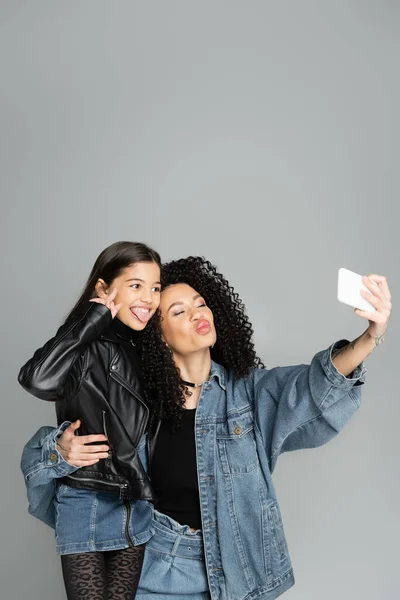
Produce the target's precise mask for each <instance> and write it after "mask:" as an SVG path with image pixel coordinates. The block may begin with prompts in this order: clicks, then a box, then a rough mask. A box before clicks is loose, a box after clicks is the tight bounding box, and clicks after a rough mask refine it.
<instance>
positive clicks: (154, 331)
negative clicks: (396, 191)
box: [136, 257, 391, 600]
mask: <svg viewBox="0 0 400 600" xmlns="http://www.w3.org/2000/svg"><path fill="white" fill-rule="evenodd" d="M371 279H372V280H374V281H375V282H376V283H378V285H374V284H372V283H371V281H370V280H371ZM364 283H365V285H366V286H367V288H368V290H369V292H366V293H365V297H366V298H367V299H368V300H369V301H370V302H371V303H372V304H373V305H374V306H375V308H376V312H375V313H374V314H372V313H365V312H362V311H358V310H356V313H357V314H358V315H359V316H361V317H363V318H366V319H368V320H369V324H368V328H367V329H366V331H365V332H364V333H363V334H362V335H361V336H360V337H359V338H358V339H356V340H355V341H353V342H352V343H349V342H347V341H346V340H341V341H339V342H337V343H335V344H333V345H332V346H330V347H329V348H327V349H326V350H323V351H321V352H318V353H317V354H316V355H315V356H314V357H313V359H312V361H311V363H310V364H309V365H298V366H292V367H276V368H273V369H270V370H267V369H266V368H265V367H264V365H263V364H262V362H261V360H260V359H259V358H258V356H257V354H256V352H255V349H254V345H253V339H252V338H253V330H252V326H251V324H250V322H249V320H248V318H247V316H246V314H245V311H244V306H243V304H242V302H241V300H240V299H239V297H238V296H237V294H236V293H235V292H234V290H233V288H232V287H231V286H230V285H229V283H228V282H227V281H226V280H225V278H224V277H223V276H222V275H221V274H220V273H218V271H217V270H216V268H215V267H214V266H213V265H212V264H211V263H209V262H208V261H206V260H204V259H203V258H199V257H189V258H186V259H180V260H177V261H172V262H170V263H168V264H166V265H164V266H163V269H162V288H163V291H162V294H161V301H160V307H159V312H158V315H156V316H155V317H154V318H153V319H152V321H151V323H149V324H148V326H147V328H146V331H145V333H144V335H143V338H142V347H141V356H142V368H143V379H144V392H145V394H146V399H147V402H148V403H150V404H151V406H152V408H153V410H152V414H153V418H152V423H151V426H150V430H149V433H148V437H149V443H148V445H147V447H148V450H149V451H148V454H147V455H146V453H145V451H144V448H143V449H142V451H141V452H139V455H140V457H141V459H142V461H143V462H144V463H145V464H147V466H148V472H149V476H150V478H151V483H152V487H153V490H154V492H155V498H156V501H155V509H154V518H153V523H152V526H153V532H154V534H153V536H152V538H151V539H150V540H149V541H148V542H147V544H146V551H145V559H144V564H143V570H142V574H141V579H140V582H139V588H138V592H137V596H136V597H137V598H138V600H155V599H159V600H177V599H178V598H182V599H185V600H186V599H189V598H190V599H191V600H205V599H206V598H207V599H209V600H244V599H247V600H250V599H253V598H254V599H255V598H260V599H264V600H273V599H275V598H277V597H278V596H280V595H281V594H282V593H284V592H285V591H286V590H287V589H289V588H290V587H291V586H292V585H293V584H294V576H293V571H292V567H291V562H290V557H289V554H288V548H287V544H286V539H285V534H284V530H283V526H282V520H281V515H280V510H279V506H278V502H277V498H276V494H275V490H274V486H273V483H272V477H271V475H272V472H273V470H274V468H275V465H276V462H277V459H278V457H279V455H280V454H282V453H283V452H288V451H292V450H296V449H300V448H311V447H316V446H320V445H322V444H324V443H326V442H328V441H329V440H330V439H332V438H333V437H334V436H335V435H336V434H337V433H338V432H339V431H340V430H341V429H342V428H343V426H344V425H345V424H346V423H347V421H348V420H349V419H350V417H351V416H352V415H353V414H354V413H355V412H356V410H357V408H358V407H359V405H360V389H361V385H362V383H363V381H364V373H365V368H364V366H363V364H362V363H363V360H364V359H365V358H366V356H368V355H369V354H370V353H371V352H372V350H373V349H374V348H375V347H376V346H377V345H379V344H380V343H381V342H382V341H383V334H384V332H385V331H386V328H387V323H388V318H389V314H390V310H391V302H390V291H389V287H388V285H387V282H386V279H385V278H384V277H381V276H378V275H370V279H368V278H364Z"/></svg>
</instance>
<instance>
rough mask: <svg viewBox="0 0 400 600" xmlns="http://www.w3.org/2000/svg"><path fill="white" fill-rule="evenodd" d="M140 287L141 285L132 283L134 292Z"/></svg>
mask: <svg viewBox="0 0 400 600" xmlns="http://www.w3.org/2000/svg"><path fill="white" fill-rule="evenodd" d="M139 287H140V284H139V283H132V285H131V288H132V289H134V290H138V289H139Z"/></svg>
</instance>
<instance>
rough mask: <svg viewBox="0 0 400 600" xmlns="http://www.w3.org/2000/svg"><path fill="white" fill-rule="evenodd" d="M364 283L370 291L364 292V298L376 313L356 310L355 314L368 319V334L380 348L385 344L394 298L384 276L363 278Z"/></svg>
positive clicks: (362, 292)
mask: <svg viewBox="0 0 400 600" xmlns="http://www.w3.org/2000/svg"><path fill="white" fill-rule="evenodd" d="M371 280H372V281H371ZM362 281H363V284H364V285H365V286H366V287H367V288H368V290H369V291H368V292H366V291H364V290H362V291H361V294H362V296H363V298H365V299H366V300H368V302H370V303H371V304H372V306H374V307H375V308H376V312H375V313H371V312H367V311H364V310H360V309H358V308H356V309H355V310H354V312H355V313H357V315H359V316H360V317H363V318H364V319H368V321H369V327H368V329H367V333H368V335H369V336H370V337H371V338H372V339H374V340H375V345H376V346H378V345H379V344H381V343H382V342H383V336H384V335H385V333H386V329H387V326H388V322H389V317H390V312H391V310H392V296H391V293H390V289H389V286H388V283H387V280H386V277H383V276H382V275H368V277H363V279H362ZM373 281H375V283H372V282H373ZM376 284H377V285H376Z"/></svg>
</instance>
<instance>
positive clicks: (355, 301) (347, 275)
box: [337, 267, 378, 313]
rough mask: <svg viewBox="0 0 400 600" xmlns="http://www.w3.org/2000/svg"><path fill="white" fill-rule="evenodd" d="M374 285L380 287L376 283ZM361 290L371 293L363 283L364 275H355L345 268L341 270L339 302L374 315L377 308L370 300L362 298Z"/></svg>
mask: <svg viewBox="0 0 400 600" xmlns="http://www.w3.org/2000/svg"><path fill="white" fill-rule="evenodd" d="M373 283H374V284H375V285H378V284H377V283H375V281H374V282H373ZM361 290H365V291H367V292H369V290H368V288H367V287H366V286H365V285H364V284H363V282H362V275H358V273H354V272H353V271H349V269H344V268H343V267H342V268H341V269H339V272H338V289H337V297H338V300H339V302H343V304H348V305H349V306H353V307H354V308H359V309H360V310H365V311H367V312H371V313H374V312H375V311H376V309H375V306H372V304H371V303H370V302H368V300H366V299H365V298H363V297H362V296H361V294H360V291H361Z"/></svg>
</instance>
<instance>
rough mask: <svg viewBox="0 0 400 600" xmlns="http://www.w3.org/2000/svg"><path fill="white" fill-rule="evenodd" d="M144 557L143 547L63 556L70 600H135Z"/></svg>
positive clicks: (63, 569)
mask: <svg viewBox="0 0 400 600" xmlns="http://www.w3.org/2000/svg"><path fill="white" fill-rule="evenodd" d="M143 557H144V545H142V546H135V547H133V548H126V549H124V550H113V551H109V552H85V553H82V554H65V555H63V556H61V565H62V571H63V577H64V583H65V589H66V592H67V598H68V600H133V598H135V596H136V590H137V587H138V584H139V578H140V573H141V570H142V565H143Z"/></svg>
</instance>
